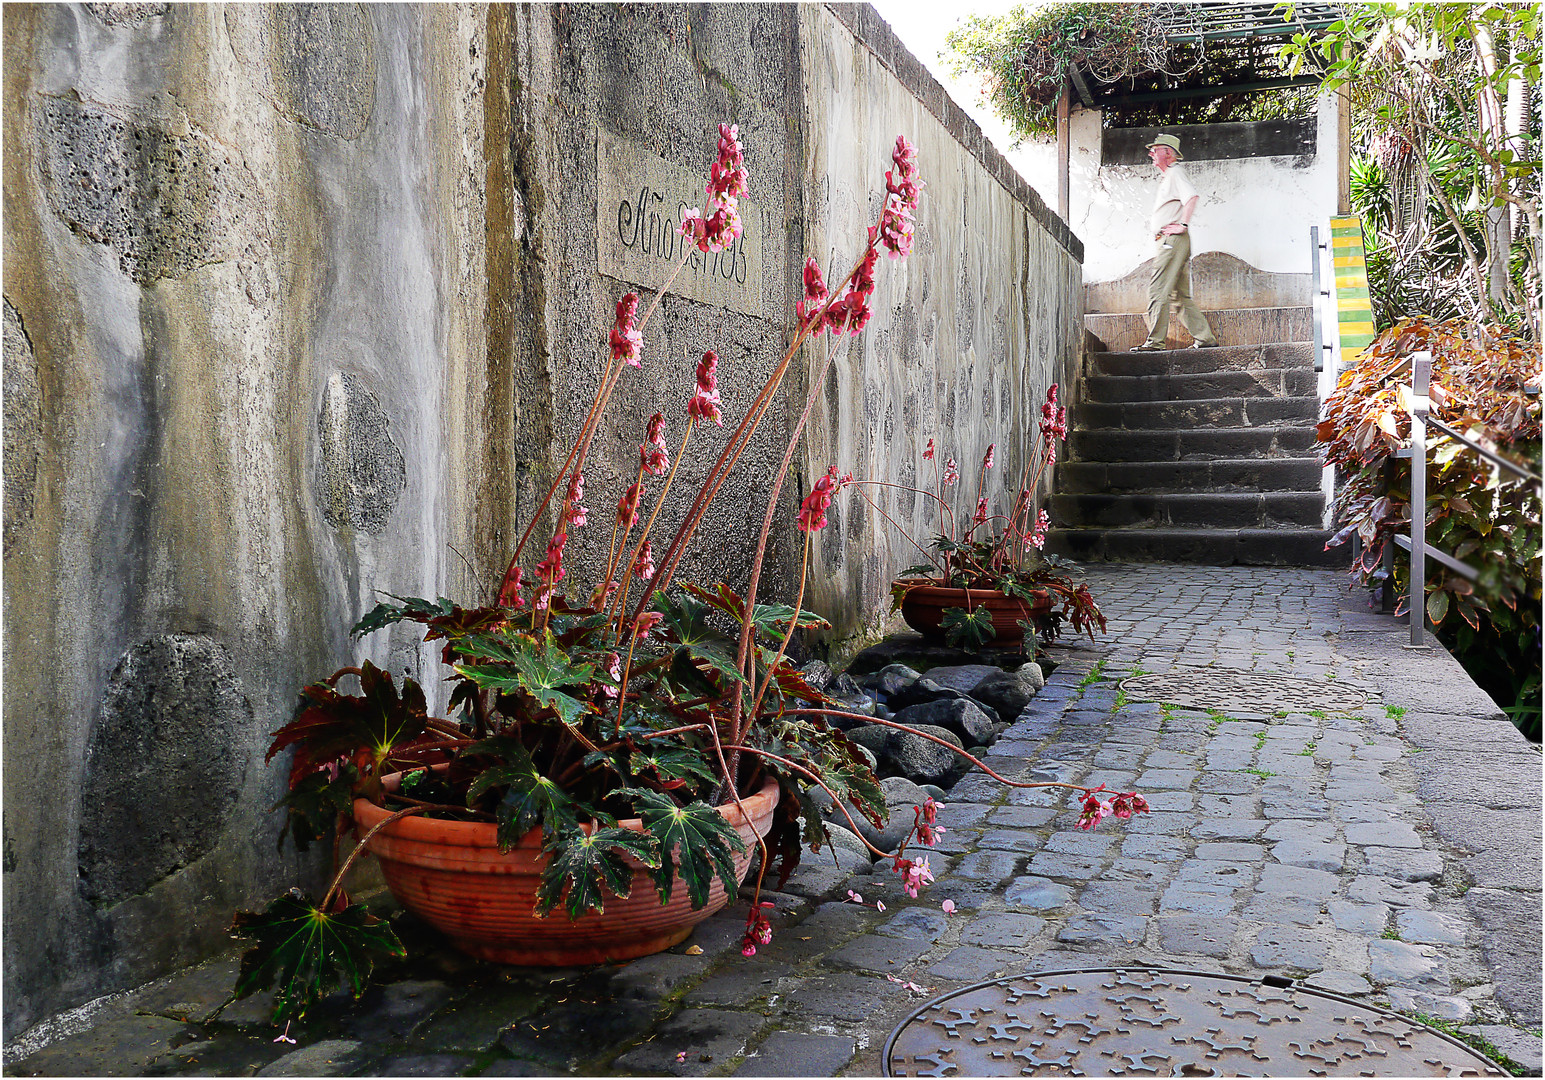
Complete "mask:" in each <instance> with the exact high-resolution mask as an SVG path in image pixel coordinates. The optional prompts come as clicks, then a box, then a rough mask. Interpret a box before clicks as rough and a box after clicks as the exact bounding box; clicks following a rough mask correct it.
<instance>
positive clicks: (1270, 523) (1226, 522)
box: [1051, 491, 1325, 529]
mask: <svg viewBox="0 0 1545 1080" xmlns="http://www.w3.org/2000/svg"><path fill="white" fill-rule="evenodd" d="M1324 508H1325V501H1324V498H1323V496H1322V495H1321V494H1320V492H1319V491H1224V492H1216V491H1213V492H1144V493H1142V494H1121V495H1118V494H1111V493H1108V492H1090V493H1084V494H1069V495H1062V494H1058V495H1053V496H1052V497H1051V519H1052V520H1053V521H1055V522H1057V523H1058V524H1059V525H1062V526H1065V527H1068V528H1077V527H1091V528H1102V529H1123V528H1129V527H1134V526H1136V527H1141V528H1180V529H1190V528H1199V529H1201V528H1216V529H1271V528H1277V527H1281V526H1300V527H1304V528H1317V527H1319V525H1320V522H1321V519H1322V518H1323V516H1324Z"/></svg>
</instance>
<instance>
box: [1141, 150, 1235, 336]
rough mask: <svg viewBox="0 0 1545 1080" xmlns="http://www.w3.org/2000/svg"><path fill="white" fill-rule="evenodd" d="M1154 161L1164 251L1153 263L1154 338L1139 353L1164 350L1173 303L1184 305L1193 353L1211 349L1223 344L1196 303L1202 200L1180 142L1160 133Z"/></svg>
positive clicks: (1154, 223) (1156, 233) (1156, 217)
mask: <svg viewBox="0 0 1545 1080" xmlns="http://www.w3.org/2000/svg"><path fill="white" fill-rule="evenodd" d="M1148 159H1149V160H1150V161H1152V162H1153V163H1154V164H1155V165H1157V166H1158V167H1159V173H1160V180H1159V193H1158V194H1157V195H1156V196H1154V200H1153V213H1152V214H1151V215H1150V216H1149V227H1150V229H1151V231H1152V232H1153V238H1154V240H1155V241H1157V242H1158V245H1159V250H1158V252H1157V253H1156V254H1155V255H1154V259H1153V279H1152V280H1151V281H1150V282H1149V283H1148V340H1147V341H1144V342H1143V343H1142V344H1141V345H1138V346H1135V347H1134V348H1133V349H1132V351H1133V352H1160V351H1162V350H1163V349H1164V348H1165V347H1166V346H1165V343H1164V339H1165V337H1166V336H1167V335H1168V334H1169V305H1170V301H1171V300H1174V301H1176V302H1178V303H1179V304H1180V322H1181V325H1183V326H1184V327H1185V328H1186V330H1187V332H1189V333H1190V335H1191V336H1192V337H1193V338H1195V339H1196V341H1195V342H1194V343H1193V344H1192V346H1191V347H1192V348H1193V349H1210V348H1211V347H1212V346H1214V345H1216V344H1217V343H1218V339H1217V337H1216V336H1215V335H1214V334H1213V332H1212V327H1210V326H1208V325H1207V317H1206V316H1205V315H1203V314H1202V312H1201V309H1200V308H1198V307H1197V306H1196V301H1194V300H1192V299H1191V268H1190V263H1191V215H1192V214H1194V213H1196V204H1197V202H1198V201H1199V200H1200V196H1199V195H1197V193H1196V189H1195V188H1194V187H1192V186H1191V182H1190V181H1189V180H1187V179H1186V177H1185V174H1184V173H1182V172H1181V171H1180V166H1179V165H1178V164H1177V162H1179V161H1180V140H1179V139H1178V138H1176V137H1175V136H1174V135H1156V136H1155V137H1154V140H1153V142H1151V143H1149V144H1148Z"/></svg>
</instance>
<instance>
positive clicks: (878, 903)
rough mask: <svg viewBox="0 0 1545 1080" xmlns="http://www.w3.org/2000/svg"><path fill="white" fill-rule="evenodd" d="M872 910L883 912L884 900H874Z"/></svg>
mask: <svg viewBox="0 0 1545 1080" xmlns="http://www.w3.org/2000/svg"><path fill="white" fill-rule="evenodd" d="M874 909H875V910H876V911H884V910H885V901H884V900H876V901H875V902H874Z"/></svg>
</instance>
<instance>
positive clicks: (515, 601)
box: [499, 566, 526, 608]
mask: <svg viewBox="0 0 1545 1080" xmlns="http://www.w3.org/2000/svg"><path fill="white" fill-rule="evenodd" d="M524 573H525V570H524V569H523V568H521V567H519V566H517V567H515V569H513V570H511V571H510V574H509V576H508V577H507V578H505V579H504V584H503V585H502V586H500V588H499V606H500V607H507V608H523V607H525V606H526V601H525V600H523V599H522V598H521V595H520V578H521V575H522V574H524Z"/></svg>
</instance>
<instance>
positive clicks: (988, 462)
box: [982, 443, 998, 469]
mask: <svg viewBox="0 0 1545 1080" xmlns="http://www.w3.org/2000/svg"><path fill="white" fill-rule="evenodd" d="M997 449H998V444H997V443H988V444H987V453H986V455H985V456H984V457H983V458H982V468H984V469H990V468H992V460H993V454H994V453H995V452H996V451H997Z"/></svg>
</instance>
